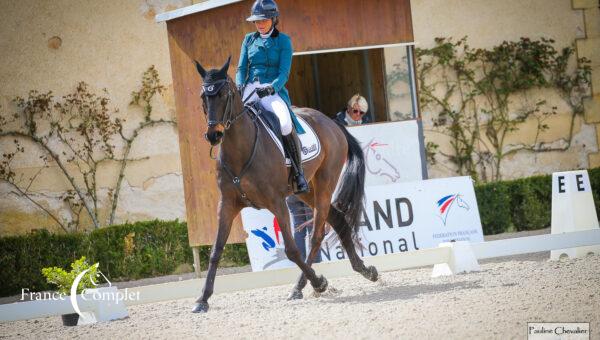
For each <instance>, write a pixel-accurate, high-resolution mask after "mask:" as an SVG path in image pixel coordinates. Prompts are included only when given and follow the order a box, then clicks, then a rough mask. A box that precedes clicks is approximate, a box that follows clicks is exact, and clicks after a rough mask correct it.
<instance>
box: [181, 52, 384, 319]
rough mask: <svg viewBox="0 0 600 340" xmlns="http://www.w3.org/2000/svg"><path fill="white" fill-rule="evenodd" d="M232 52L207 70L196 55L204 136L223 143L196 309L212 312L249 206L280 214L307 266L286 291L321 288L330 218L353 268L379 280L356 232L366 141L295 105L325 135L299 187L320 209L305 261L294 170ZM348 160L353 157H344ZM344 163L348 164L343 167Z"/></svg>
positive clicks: (287, 238) (289, 245)
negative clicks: (297, 236) (320, 261)
mask: <svg viewBox="0 0 600 340" xmlns="http://www.w3.org/2000/svg"><path fill="white" fill-rule="evenodd" d="M230 60H231V57H229V59H228V60H227V61H226V62H225V64H224V65H223V67H222V68H221V69H211V70H208V71H206V70H205V69H204V68H203V67H202V65H200V63H199V62H197V61H195V64H196V69H197V71H198V73H200V76H201V77H202V82H203V84H202V89H203V91H202V94H201V99H202V105H203V110H204V114H205V116H206V119H207V129H206V133H205V139H206V140H207V141H208V142H210V144H211V153H212V148H213V147H216V146H217V145H220V151H219V155H218V157H217V165H216V167H217V184H218V187H219V191H220V200H219V203H218V209H217V214H218V231H217V237H216V239H215V242H214V245H213V247H212V251H211V254H210V260H209V264H208V274H207V275H206V281H205V283H204V289H203V291H202V296H201V297H200V298H198V300H197V301H196V304H195V306H194V308H193V310H192V312H195V313H202V312H207V311H208V308H209V305H208V299H209V298H210V297H211V295H212V293H213V288H214V283H215V274H216V271H217V266H218V263H219V260H220V258H221V254H222V252H223V248H224V246H225V243H226V242H227V238H228V237H229V232H230V231H231V225H232V223H233V219H234V218H235V217H236V216H237V215H238V213H239V212H240V211H241V209H242V208H244V207H255V208H264V209H268V210H270V211H271V212H272V213H273V215H275V217H276V218H277V220H278V221H279V225H280V227H281V233H282V235H283V240H284V245H285V254H286V256H287V257H288V259H290V260H291V261H292V262H294V263H295V264H296V265H297V266H298V267H299V268H300V269H301V270H302V274H301V275H300V277H299V278H298V281H297V283H296V285H295V286H294V288H293V289H292V292H291V293H290V294H289V296H288V299H301V298H302V297H303V296H302V289H303V288H304V287H305V286H306V283H307V279H308V281H310V283H311V285H312V286H313V289H314V290H315V291H316V292H319V293H321V292H324V291H325V290H326V289H327V285H328V283H327V279H325V277H323V276H322V275H319V276H318V275H317V274H316V273H315V271H314V270H313V269H312V268H311V265H312V263H313V261H314V259H315V257H316V255H317V253H318V252H319V251H320V247H321V242H322V241H323V237H324V236H325V222H326V221H327V222H328V223H329V224H331V226H332V227H333V229H334V230H335V232H336V233H337V234H338V235H339V238H340V240H341V242H342V245H343V247H344V249H345V250H346V253H347V254H348V258H349V260H350V263H351V265H352V268H353V270H355V271H357V272H358V273H360V274H361V275H362V276H364V277H365V278H367V279H369V280H371V281H377V279H378V273H377V269H375V267H373V266H369V267H366V266H365V264H364V263H363V261H362V259H361V258H360V257H359V256H358V254H357V253H356V250H355V248H354V244H353V239H354V237H355V236H356V231H357V229H358V228H357V226H358V223H359V219H360V217H361V216H362V215H361V214H362V210H363V209H364V206H363V199H364V179H365V160H364V155H363V151H362V149H361V147H360V143H359V142H358V141H357V140H356V139H355V138H354V137H353V136H352V135H350V133H348V131H347V130H346V128H345V127H344V126H342V125H340V124H338V123H336V122H334V121H333V120H332V119H330V118H329V117H327V116H325V115H324V114H322V113H321V112H318V111H316V110H313V109H308V108H303V109H295V110H294V112H295V113H297V114H298V115H300V116H301V117H302V118H304V119H305V120H306V122H308V124H309V125H310V126H311V127H312V128H313V130H314V131H315V132H316V134H317V135H318V137H319V139H320V142H321V153H320V154H319V156H318V157H316V158H314V159H312V160H310V161H308V162H306V163H304V173H305V176H306V179H307V181H309V186H310V192H309V193H305V194H301V195H298V198H300V199H301V200H302V201H304V202H306V203H307V204H308V205H309V206H311V207H312V208H313V209H314V228H313V234H312V238H311V247H312V248H311V250H310V253H309V255H308V256H307V259H306V262H303V261H302V258H301V256H300V252H299V251H298V249H297V248H296V245H295V243H294V239H293V236H292V231H291V228H290V223H289V221H290V218H289V212H288V207H287V205H286V202H285V198H286V197H287V196H289V195H290V194H292V186H291V184H290V180H289V179H290V173H289V172H290V170H289V169H288V168H287V167H286V165H285V159H284V156H283V155H282V154H281V152H280V151H279V149H278V148H277V146H276V144H275V143H274V142H273V140H272V139H270V137H269V134H268V133H267V131H265V130H264V129H265V128H264V126H263V125H261V124H259V123H258V122H257V119H258V118H257V117H256V115H255V113H253V112H252V111H251V110H250V109H249V108H248V107H247V106H245V105H244V102H243V101H242V97H241V95H240V94H239V93H238V91H237V88H236V86H235V83H234V82H233V80H232V79H231V78H230V77H229V76H228V75H227V71H228V69H229V62H230ZM346 160H347V164H346ZM344 164H346V170H345V171H344V173H343V174H342V173H341V172H342V169H343V167H344ZM340 177H341V183H340V187H339V189H338V191H337V196H336V198H335V201H333V203H331V202H332V196H333V194H334V191H335V190H336V185H337V183H338V179H339V178H340Z"/></svg>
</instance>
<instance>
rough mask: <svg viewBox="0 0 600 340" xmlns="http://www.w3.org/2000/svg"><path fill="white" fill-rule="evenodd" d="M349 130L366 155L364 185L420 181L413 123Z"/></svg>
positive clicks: (394, 123)
mask: <svg viewBox="0 0 600 340" xmlns="http://www.w3.org/2000/svg"><path fill="white" fill-rule="evenodd" d="M348 131H349V132H350V134H352V135H353V136H354V137H356V139H358V141H359V142H360V144H361V146H362V148H363V152H364V154H365V163H366V170H367V172H366V178H365V184H366V186H372V185H384V184H390V183H399V182H409V181H418V180H422V179H423V173H422V171H421V153H420V146H419V129H418V126H417V121H416V120H407V121H401V122H390V123H384V124H368V125H361V126H353V127H349V128H348ZM374 136H376V137H374Z"/></svg>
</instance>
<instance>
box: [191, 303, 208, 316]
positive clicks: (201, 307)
mask: <svg viewBox="0 0 600 340" xmlns="http://www.w3.org/2000/svg"><path fill="white" fill-rule="evenodd" d="M206 312H208V302H196V305H195V306H194V309H192V313H206Z"/></svg>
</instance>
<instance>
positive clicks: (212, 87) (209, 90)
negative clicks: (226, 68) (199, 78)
mask: <svg viewBox="0 0 600 340" xmlns="http://www.w3.org/2000/svg"><path fill="white" fill-rule="evenodd" d="M226 83H227V79H221V80H217V81H214V82H211V83H205V84H202V90H203V91H204V94H206V95H207V96H214V95H216V94H217V93H219V91H220V90H221V89H222V88H223V86H224V85H225V84H226Z"/></svg>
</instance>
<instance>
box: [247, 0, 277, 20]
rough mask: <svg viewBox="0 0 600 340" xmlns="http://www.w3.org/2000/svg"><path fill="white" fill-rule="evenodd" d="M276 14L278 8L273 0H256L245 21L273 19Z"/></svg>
mask: <svg viewBox="0 0 600 340" xmlns="http://www.w3.org/2000/svg"><path fill="white" fill-rule="evenodd" d="M278 16H279V8H278V7H277V3H275V1H274V0H256V1H254V5H252V9H251V10H250V16H249V17H248V18H247V19H246V21H257V20H265V19H273V18H276V17H278Z"/></svg>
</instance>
